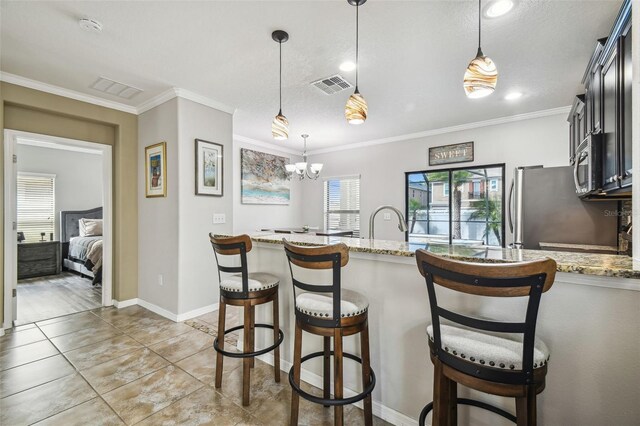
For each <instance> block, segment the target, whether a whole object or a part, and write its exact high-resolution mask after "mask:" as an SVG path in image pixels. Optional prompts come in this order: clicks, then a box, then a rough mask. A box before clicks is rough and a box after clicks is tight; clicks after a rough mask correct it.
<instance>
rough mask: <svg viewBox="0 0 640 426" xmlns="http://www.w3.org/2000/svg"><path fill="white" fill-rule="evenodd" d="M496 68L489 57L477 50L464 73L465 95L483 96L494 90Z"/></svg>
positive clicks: (496, 77)
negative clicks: (476, 54) (477, 52)
mask: <svg viewBox="0 0 640 426" xmlns="http://www.w3.org/2000/svg"><path fill="white" fill-rule="evenodd" d="M497 82H498V69H497V68H496V65H495V64H494V63H493V61H492V60H491V58H489V57H488V56H484V55H482V54H481V52H479V54H478V56H476V57H475V58H474V59H473V60H472V61H471V62H470V63H469V66H468V67H467V70H466V71H465V73H464V91H465V93H466V94H467V97H469V98H472V99H475V98H483V97H485V96H488V95H490V94H492V93H493V91H494V90H496V83H497Z"/></svg>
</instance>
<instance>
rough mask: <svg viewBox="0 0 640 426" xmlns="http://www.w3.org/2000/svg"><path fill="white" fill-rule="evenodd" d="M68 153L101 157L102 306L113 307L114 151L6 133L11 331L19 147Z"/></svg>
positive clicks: (6, 271) (7, 297) (8, 316)
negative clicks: (82, 153)
mask: <svg viewBox="0 0 640 426" xmlns="http://www.w3.org/2000/svg"><path fill="white" fill-rule="evenodd" d="M19 141H20V142H23V143H25V144H29V145H36V146H42V147H50V148H56V149H65V150H70V151H79V152H92V153H95V154H100V155H101V156H102V209H103V214H102V216H103V247H102V259H103V260H102V263H103V266H105V267H103V269H102V305H103V306H111V305H113V193H112V191H113V189H112V186H113V185H112V182H113V168H112V167H113V157H112V155H113V149H112V147H111V145H105V144H100V143H94V142H86V141H82V140H76V139H67V138H61V137H57V136H49V135H41V134H37V133H30V132H23V131H18V130H10V129H5V130H4V223H3V226H4V324H3V328H4V329H7V328H11V327H12V326H13V321H14V320H15V319H16V318H15V315H16V307H17V305H16V304H17V298H16V297H13V294H12V293H13V289H14V288H16V287H17V283H18V271H17V257H18V255H17V252H18V247H17V244H16V241H17V234H16V233H17V229H13V224H14V222H17V218H16V214H17V194H16V193H15V191H16V177H17V168H16V167H15V166H14V163H13V156H14V154H15V153H16V148H17V145H18V143H19Z"/></svg>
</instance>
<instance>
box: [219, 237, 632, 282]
mask: <svg viewBox="0 0 640 426" xmlns="http://www.w3.org/2000/svg"><path fill="white" fill-rule="evenodd" d="M216 236H218V237H225V236H228V235H216ZM283 237H285V238H287V240H289V241H291V242H292V243H294V244H300V245H308V246H314V245H327V244H336V243H341V242H342V243H345V244H346V245H347V246H348V247H349V250H350V251H351V252H356V253H372V254H382V255H390V256H404V257H414V256H415V254H414V253H415V251H416V250H417V249H425V250H427V251H429V252H431V253H434V254H437V255H440V256H444V257H449V258H453V259H457V260H461V261H466V262H482V263H506V262H523V261H531V260H537V259H542V258H545V257H550V258H551V259H554V260H555V261H556V263H557V264H558V271H559V272H571V273H576V274H585V275H597V276H604V277H620V278H638V279H640V271H638V270H634V269H633V260H632V259H631V257H628V256H619V255H612V254H597V253H572V252H563V251H549V250H525V249H510V248H501V247H487V246H466V245H449V244H432V243H430V244H425V243H407V242H404V241H388V240H369V239H358V238H346V237H321V236H316V235H308V234H287V235H283V234H274V233H256V234H252V235H251V239H252V240H253V241H255V242H259V243H270V244H282V238H283Z"/></svg>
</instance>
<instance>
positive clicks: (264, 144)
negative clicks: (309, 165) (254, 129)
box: [233, 134, 302, 157]
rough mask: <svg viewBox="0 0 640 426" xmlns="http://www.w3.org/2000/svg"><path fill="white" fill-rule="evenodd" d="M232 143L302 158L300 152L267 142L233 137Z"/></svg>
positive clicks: (239, 136) (237, 136)
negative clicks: (240, 143)
mask: <svg viewBox="0 0 640 426" xmlns="http://www.w3.org/2000/svg"><path fill="white" fill-rule="evenodd" d="M233 141H234V142H242V143H246V144H249V145H255V146H259V147H261V148H265V149H270V150H272V151H279V152H285V153H287V154H292V155H297V156H298V157H302V151H296V150H295V149H292V148H288V147H284V146H281V145H276V144H272V143H268V142H263V141H260V140H257V139H252V138H248V137H246V136H242V135H236V134H234V135H233Z"/></svg>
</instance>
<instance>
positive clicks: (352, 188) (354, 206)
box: [324, 176, 360, 238]
mask: <svg viewBox="0 0 640 426" xmlns="http://www.w3.org/2000/svg"><path fill="white" fill-rule="evenodd" d="M324 227H325V229H327V230H330V229H348V230H353V236H354V237H356V238H357V237H359V236H360V177H359V176H355V177H353V176H352V177H342V178H328V179H327V180H325V181H324Z"/></svg>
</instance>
